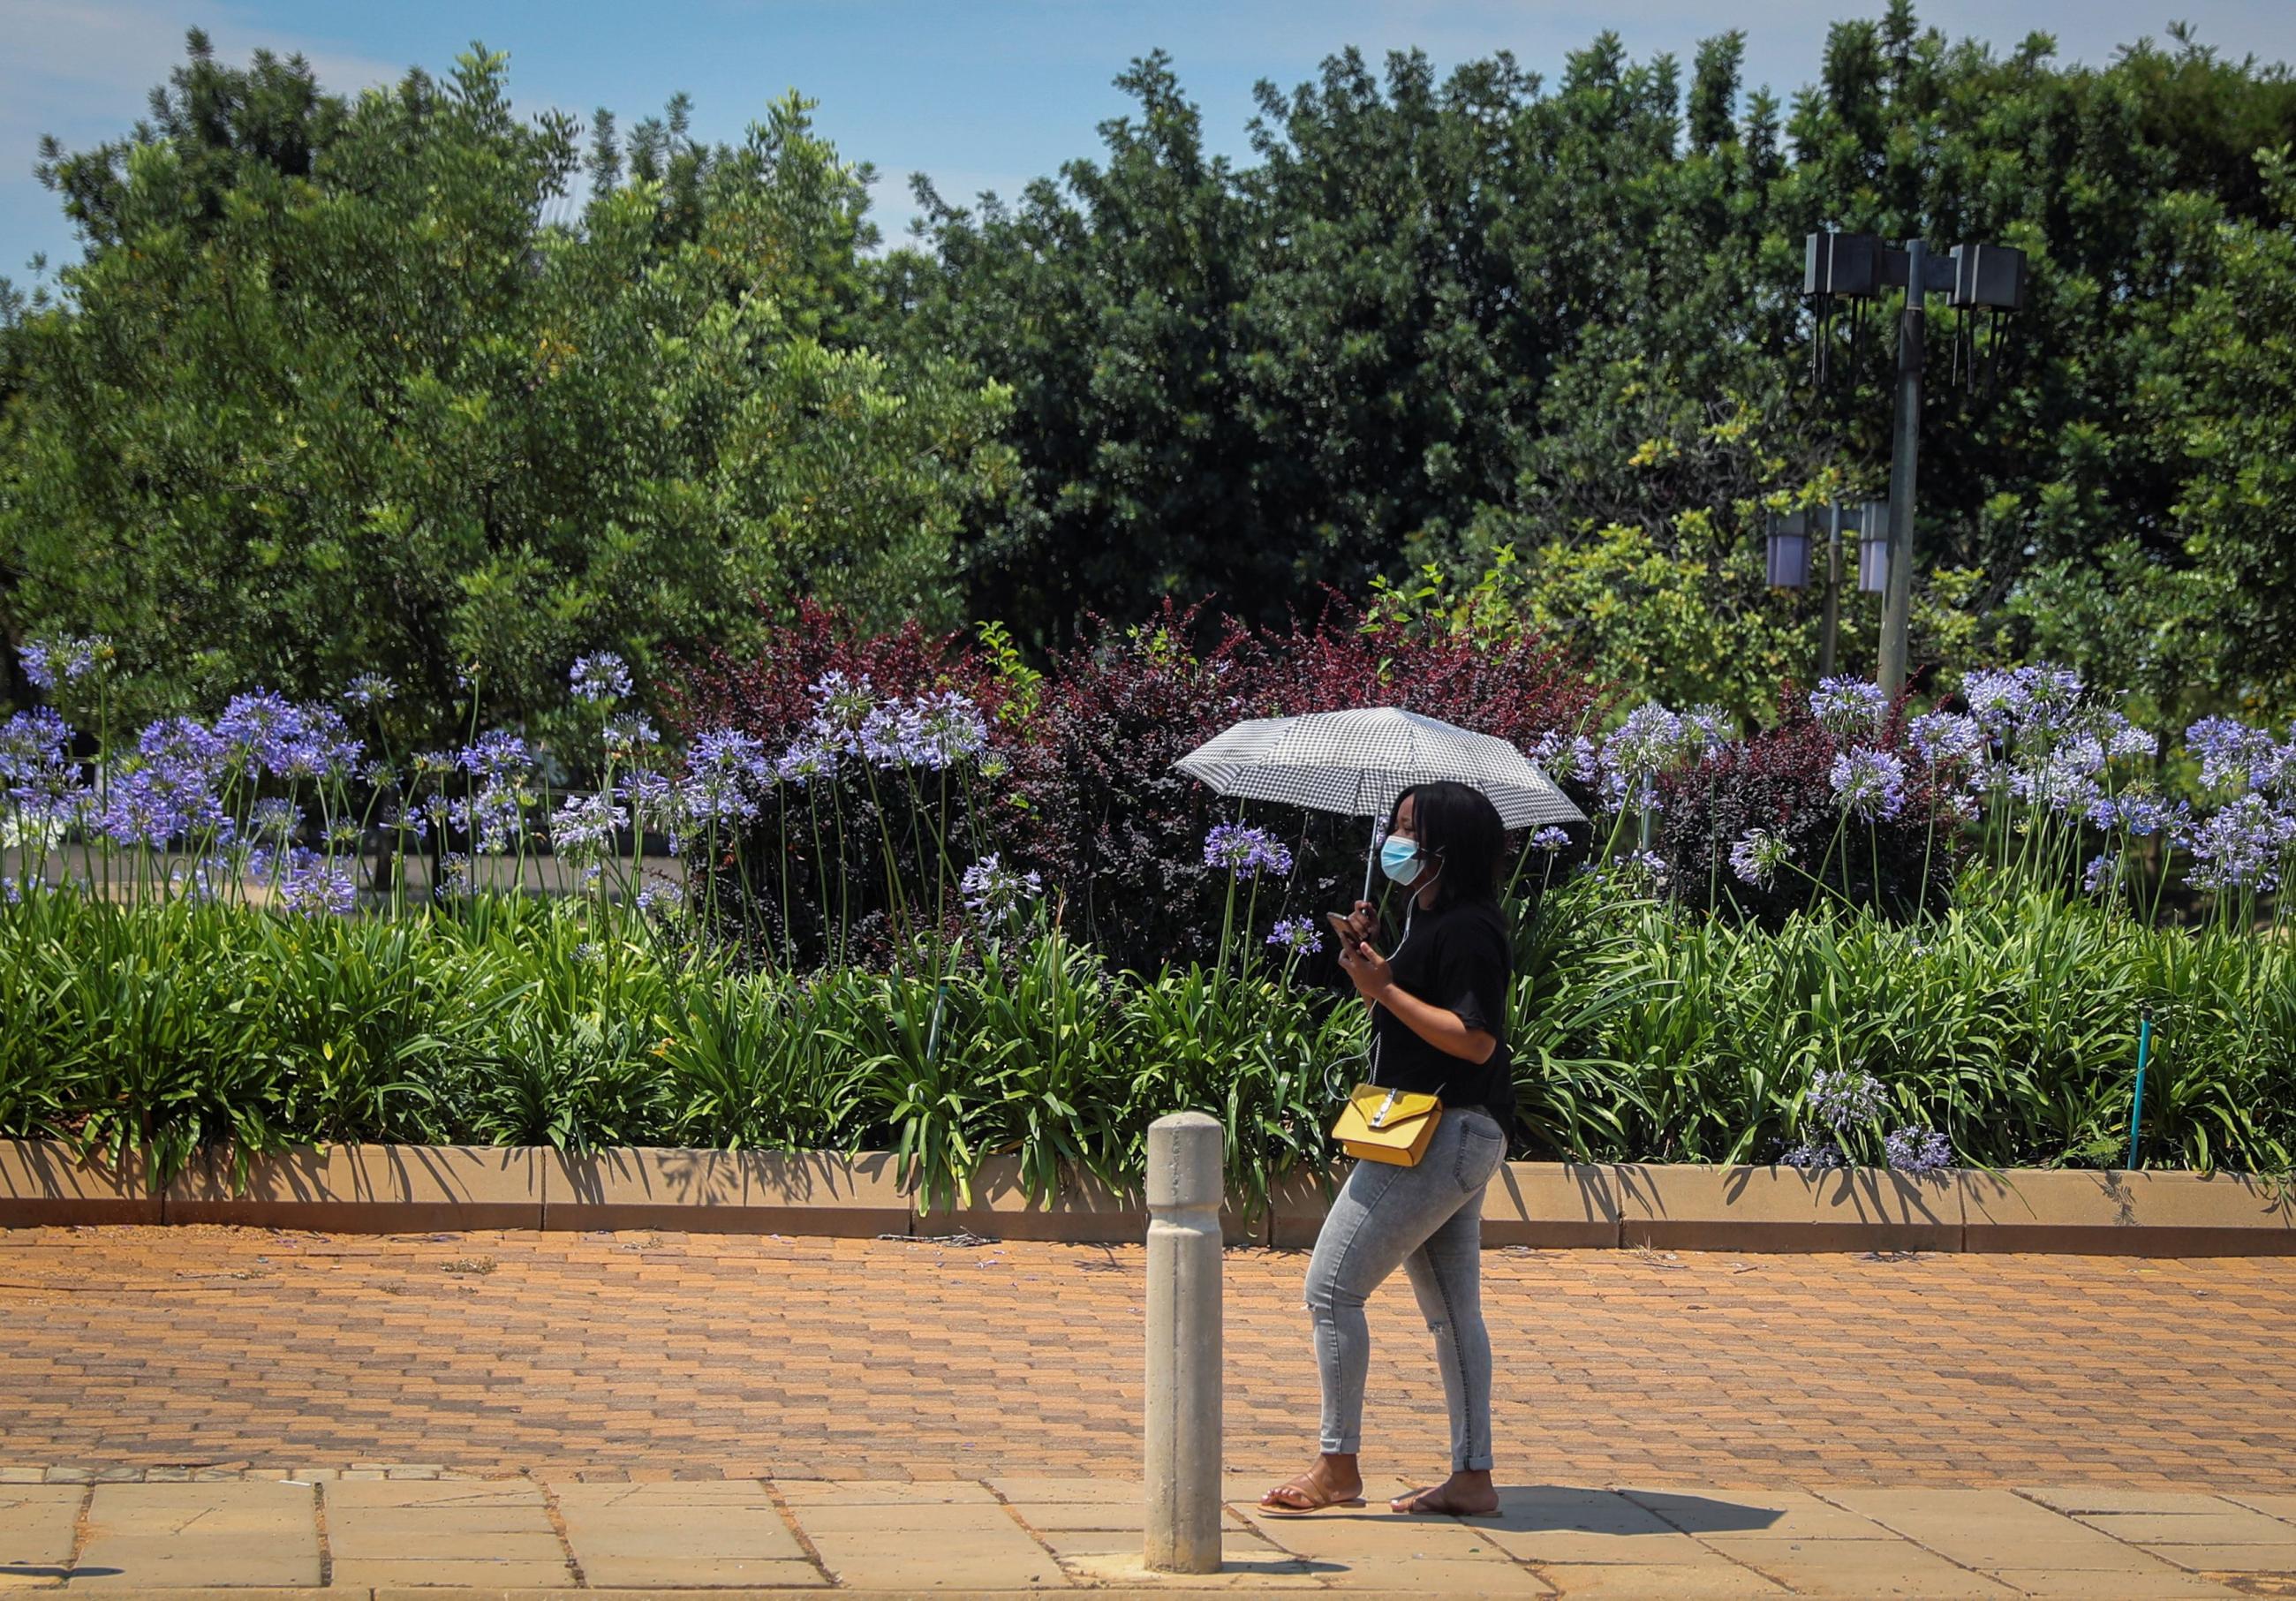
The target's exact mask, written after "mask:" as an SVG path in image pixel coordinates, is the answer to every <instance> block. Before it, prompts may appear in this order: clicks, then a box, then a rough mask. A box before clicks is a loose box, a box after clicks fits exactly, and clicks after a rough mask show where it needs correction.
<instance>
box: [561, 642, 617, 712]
mask: <svg viewBox="0 0 2296 1601" xmlns="http://www.w3.org/2000/svg"><path fill="white" fill-rule="evenodd" d="M567 680H568V683H569V685H570V687H571V688H572V690H573V692H574V698H575V699H576V700H578V701H607V702H612V701H619V700H621V699H623V698H624V697H626V696H627V695H628V694H629V693H630V669H629V664H628V663H627V662H626V661H623V660H622V659H621V658H620V657H619V656H617V655H616V654H614V653H613V652H611V651H600V652H599V653H597V654H595V655H594V656H577V657H575V658H574V670H573V671H572V672H570V673H569V674H568V675H567Z"/></svg>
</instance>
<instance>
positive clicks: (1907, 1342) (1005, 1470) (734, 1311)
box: [0, 1227, 2296, 1560]
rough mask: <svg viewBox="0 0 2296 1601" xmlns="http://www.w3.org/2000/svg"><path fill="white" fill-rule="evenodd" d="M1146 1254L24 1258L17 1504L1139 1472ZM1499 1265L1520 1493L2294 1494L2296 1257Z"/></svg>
mask: <svg viewBox="0 0 2296 1601" xmlns="http://www.w3.org/2000/svg"><path fill="white" fill-rule="evenodd" d="M1142 1256H1143V1253H1142V1252H1141V1251H1140V1250H1139V1249H1137V1248H1136V1247H1098V1246H1070V1245H1048V1244H1017V1243H1015V1244H963V1243H941V1242H931V1241H914V1242H898V1241H829V1240H814V1239H781V1238H771V1237H768V1238H750V1237H738V1236H708V1235H677V1234H623V1235H591V1236H574V1235H566V1236H558V1235H534V1234H470V1235H455V1236H412V1237H407V1236H400V1237H382V1238H377V1237H372V1236H323V1235H290V1234H283V1233H271V1232H266V1231H260V1230H242V1229H225V1228H210V1227H177V1228H167V1229H141V1228H120V1229H109V1230H95V1229H26V1230H15V1231H0V1469H4V1468H5V1467H6V1466H8V1465H17V1466H19V1467H21V1466H22V1465H37V1466H40V1467H41V1468H42V1469H43V1471H44V1473H45V1469H47V1468H52V1467H60V1468H62V1469H64V1470H66V1471H67V1472H69V1471H70V1470H72V1469H78V1470H84V1471H85V1472H86V1474H89V1475H90V1476H94V1477H109V1476H115V1475H118V1474H129V1473H130V1470H132V1476H135V1477H145V1478H157V1477H173V1476H177V1475H188V1476H193V1477H196V1476H197V1475H198V1474H201V1472H202V1470H207V1471H210V1472H213V1473H215V1474H221V1473H223V1472H225V1471H233V1472H234V1474H235V1472H236V1470H240V1469H246V1470H250V1472H251V1474H253V1475H254V1476H260V1475H261V1474H265V1473H278V1472H294V1471H298V1470H304V1469H318V1470H327V1471H329V1472H340V1471H341V1470H344V1469H352V1470H357V1471H365V1470H366V1469H367V1466H368V1465H373V1464H386V1463H387V1464H398V1465H417V1466H420V1467H423V1468H426V1469H427V1470H431V1471H435V1470H437V1469H446V1470H449V1471H457V1472H462V1473H468V1474H531V1475H534V1476H536V1477H537V1478H543V1479H554V1480H560V1481H565V1482H612V1481H615V1480H628V1481H645V1480H671V1479H677V1478H696V1477H701V1478H708V1477H724V1478H727V1479H733V1480H743V1479H766V1478H773V1479H776V1480H799V1479H851V1480H859V1479H866V1480H871V1481H883V1480H901V1479H906V1480H913V1481H930V1480H936V1479H939V1480H953V1481H981V1480H988V1479H993V1478H996V1477H997V1476H999V1475H1042V1474H1053V1475H1055V1476H1060V1475H1069V1474H1086V1475H1095V1476H1101V1477H1122V1476H1127V1475H1131V1474H1136V1473H1137V1471H1138V1458H1137V1453H1138V1449H1139V1445H1138V1434H1137V1428H1138V1414H1139V1407H1140V1390H1141V1376H1140V1343H1139V1342H1140V1325H1141V1318H1142V1315H1143V1309H1142V1271H1143V1263H1142ZM1485 1263H1486V1280H1485V1297H1486V1303H1487V1307H1488V1312H1489V1314H1490V1318H1491V1323H1492V1332H1493V1339H1494V1343H1495V1346H1496V1348H1497V1355H1498V1363H1499V1369H1500V1377H1499V1385H1498V1394H1497V1416H1496V1419H1495V1424H1496V1433H1497V1441H1498V1447H1499V1451H1500V1476H1501V1479H1502V1481H1503V1482H1512V1483H1519V1484H1539V1483H1548V1484H1559V1485H1579V1486H1602V1485H1616V1484H1629V1485H1631V1484H1681V1483H1698V1484H1720V1485H1748V1484H1751V1485H1796V1484H1799V1485H1818V1484H1826V1485H1837V1486H1857V1485H1861V1484H1862V1485H1877V1486H1895V1487H1907V1486H1924V1485H1927V1486H1935V1487H1940V1488H1942V1487H1946V1486H1956V1487H1979V1488H1982V1487H2009V1486H2029V1485H2034V1484H2041V1485H2048V1484H2081V1485H2090V1486H2112V1485H2122V1486H2131V1487H2140V1486H2151V1487H2154V1488H2156V1489H2159V1488H2166V1487H2182V1488H2184V1489H2185V1490H2221V1491H2224V1492H2226V1493H2228V1494H2229V1493H2232V1492H2235V1491H2243V1490H2244V1491H2251V1492H2264V1493H2267V1494H2286V1493H2288V1492H2290V1491H2292V1490H2296V1470H2292V1467H2291V1464H2292V1462H2296V1342H2291V1341H2290V1340H2289V1339H2288V1338H2287V1331H2288V1330H2289V1329H2290V1328H2292V1327H2296V1260H2291V1259H2286V1258H2277V1259H2272V1258H2266V1259H2215V1260H2134V1259H2126V1258H2094V1257H2092V1258H2075V1257H1998V1256H1990V1257H1989V1256H1958V1255H1940V1256H1920V1257H1897V1258H1886V1259H1885V1258H1876V1257H1871V1256H1809V1257H1800V1256H1745V1257H1734V1256H1729V1255H1722V1254H1712V1255H1701V1254H1693V1253H1684V1254H1682V1255H1680V1256H1672V1255H1668V1254H1664V1253H1651V1252H1596V1251H1588V1252H1515V1251H1506V1252H1490V1253H1488V1255H1487V1256H1486V1258H1485ZM1305 1265H1306V1259H1305V1257H1304V1255H1303V1254H1301V1253H1298V1252H1259V1251H1245V1252H1230V1253H1229V1256H1228V1258H1227V1267H1226V1284H1227V1351H1228V1358H1229V1363H1230V1367H1231V1371H1232V1375H1233V1376H1232V1378H1231V1381H1230V1384H1229V1388H1228V1393H1227V1401H1226V1406H1227V1437H1228V1453H1227V1454H1228V1460H1229V1464H1230V1466H1231V1468H1232V1470H1233V1471H1234V1472H1235V1473H1236V1474H1239V1475H1242V1476H1243V1477H1244V1478H1246V1479H1251V1478H1255V1477H1256V1476H1258V1475H1263V1474H1272V1473H1275V1472H1276V1471H1278V1470H1282V1471H1284V1472H1288V1471H1290V1470H1291V1469H1292V1468H1293V1467H1295V1466H1299V1465H1300V1464H1301V1463H1302V1462H1304V1460H1305V1458H1306V1457H1307V1455H1308V1452H1309V1449H1310V1443H1311V1438H1312V1432H1313V1424H1314V1419H1315V1411H1316V1408H1315V1378H1314V1373H1313V1369H1312V1367H1311V1364H1310V1360H1309V1356H1308V1341H1307V1332H1306V1319H1305V1314H1304V1313H1303V1312H1301V1311H1300V1310H1299V1307H1298V1291H1299V1284H1300V1275H1301V1273H1302V1271H1303V1269H1304V1268H1305ZM1372 1318H1373V1329H1374V1337H1375V1338H1376V1339H1377V1340H1378V1341H1379V1345H1378V1349H1377V1351H1376V1352H1375V1355H1374V1378H1373V1385H1372V1394H1371V1398H1370V1408H1369V1413H1368V1421H1369V1424H1370V1439H1371V1442H1372V1443H1371V1446H1370V1449H1369V1452H1368V1453H1367V1455H1366V1458H1365V1466H1366V1467H1367V1469H1374V1470H1376V1471H1378V1472H1380V1473H1382V1474H1385V1473H1394V1474H1408V1473H1422V1474H1423V1473H1425V1472H1427V1471H1429V1470H1430V1469H1431V1468H1433V1467H1435V1466H1438V1465H1439V1463H1440V1461H1441V1459H1442V1457H1443V1453H1444V1438H1445V1433H1444V1424H1443V1411H1442V1401H1441V1392H1440V1388H1439V1383H1438V1380H1437V1378H1436V1374H1435V1367H1434V1363H1433V1359H1432V1355H1431V1351H1430V1350H1429V1348H1428V1345H1427V1342H1426V1336H1425V1333H1424V1330H1423V1328H1422V1327H1421V1326H1419V1324H1418V1322H1417V1320H1416V1318H1415V1312H1414V1310H1413V1307H1412V1302H1411V1297H1410V1293H1409V1290H1408V1287H1407V1286H1406V1285H1405V1284H1404V1283H1403V1282H1402V1280H1401V1278H1400V1277H1399V1276H1398V1279H1397V1280H1396V1282H1395V1283H1393V1284H1392V1285H1390V1286H1389V1287H1388V1288H1387V1289H1385V1290H1383V1291H1382V1293H1381V1294H1380V1295H1379V1296H1378V1297H1376V1298H1375V1299H1374V1301H1373V1304H1372ZM520 1526H521V1528H524V1527H526V1526H527V1525H524V1524H521V1525H520ZM781 1559H782V1560H787V1558H786V1556H783V1558H781ZM376 1560H385V1559H382V1558H377V1559H376Z"/></svg>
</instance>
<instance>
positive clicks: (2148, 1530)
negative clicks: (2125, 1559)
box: [2076, 1502, 2296, 1565]
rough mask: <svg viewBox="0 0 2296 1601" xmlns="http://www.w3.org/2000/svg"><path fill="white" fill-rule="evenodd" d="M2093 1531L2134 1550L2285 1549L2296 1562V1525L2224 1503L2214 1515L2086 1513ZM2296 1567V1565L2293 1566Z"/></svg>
mask: <svg viewBox="0 0 2296 1601" xmlns="http://www.w3.org/2000/svg"><path fill="white" fill-rule="evenodd" d="M2076 1516H2077V1517H2079V1520H2080V1521H2081V1522H2082V1523H2087V1525H2088V1526H2089V1527H2090V1528H2092V1529H2095V1530H2097V1531H2099V1532H2101V1533H2104V1534H2109V1535H2111V1536H2112V1538H2113V1539H2118V1540H2125V1541H2127V1542H2128V1544H2130V1545H2133V1546H2285V1547H2286V1548H2288V1551H2289V1554H2290V1556H2291V1557H2292V1558H2296V1525H2292V1524H2289V1523H2282V1522H2281V1521H2280V1520H2279V1519H2278V1518H2276V1517H2272V1516H2269V1515H2267V1514H2264V1513H2261V1512H2258V1511H2256V1510H2254V1509H2253V1508H2251V1507H2235V1506H2233V1505H2232V1504H2230V1503H2229V1502H2221V1503H2219V1504H2218V1507H2217V1508H2216V1510H2214V1511H2212V1512H2084V1513H2078V1514H2076ZM2292 1565H2296V1563H2292Z"/></svg>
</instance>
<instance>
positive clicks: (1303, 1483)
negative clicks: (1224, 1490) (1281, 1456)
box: [1259, 1474, 1364, 1517]
mask: <svg viewBox="0 0 2296 1601" xmlns="http://www.w3.org/2000/svg"><path fill="white" fill-rule="evenodd" d="M1286 1490H1289V1491H1290V1492H1291V1493H1292V1494H1293V1495H1296V1496H1299V1497H1300V1498H1302V1499H1303V1500H1306V1501H1308V1503H1309V1505H1308V1506H1305V1507H1290V1506H1285V1505H1284V1504H1283V1503H1281V1502H1279V1501H1277V1500H1275V1497H1277V1496H1280V1495H1282V1494H1283V1493H1284V1492H1285V1491H1286ZM1363 1504H1364V1498H1363V1497H1361V1496H1354V1497H1350V1498H1341V1497H1338V1496H1334V1495H1331V1494H1329V1493H1327V1492H1326V1491H1325V1490H1324V1487H1323V1486H1322V1485H1320V1484H1318V1483H1316V1481H1315V1479H1314V1478H1313V1477H1312V1476H1311V1475H1309V1474H1300V1476H1299V1477H1298V1478H1296V1479H1289V1480H1286V1481H1285V1482H1283V1483H1281V1484H1278V1485H1277V1486H1276V1487H1275V1489H1273V1490H1269V1491H1268V1492H1267V1494H1266V1495H1264V1496H1262V1497H1260V1498H1259V1509H1260V1510H1261V1511H1262V1512H1265V1513H1267V1515H1269V1516H1270V1517H1309V1516H1312V1515H1315V1514H1316V1513H1318V1512H1322V1511H1324V1509H1326V1508H1327V1507H1360V1506H1362V1505H1363Z"/></svg>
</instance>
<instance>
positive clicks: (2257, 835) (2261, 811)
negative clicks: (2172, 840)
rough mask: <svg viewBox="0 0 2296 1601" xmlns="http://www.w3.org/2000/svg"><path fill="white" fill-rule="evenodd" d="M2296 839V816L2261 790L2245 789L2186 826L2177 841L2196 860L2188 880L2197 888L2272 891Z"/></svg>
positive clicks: (2277, 885) (2266, 892) (2276, 886)
mask: <svg viewBox="0 0 2296 1601" xmlns="http://www.w3.org/2000/svg"><path fill="white" fill-rule="evenodd" d="M2292 841H2296V817H2289V816H2288V815H2287V814H2286V813H2285V812H2282V811H2279V810H2277V809H2275V808H2274V807H2273V805H2272V804H2271V802H2269V801H2267V800H2266V799H2265V798H2264V797H2263V796H2261V795H2256V794H2249V795H2243V796H2242V797H2241V798H2240V799H2239V800H2237V801H2234V802H2233V803H2232V804H2231V805H2229V806H2226V807H2225V808H2224V809H2222V810H2220V811H2218V813H2216V815H2215V816H2213V817H2207V818H2204V819H2202V821H2200V822H2198V823H2195V824H2193V825H2188V826H2187V828H2186V829H2185V835H2184V837H2183V839H2182V840H2180V841H2179V843H2180V844H2182V845H2183V846H2184V848H2185V850H2187V851H2189V852H2190V853H2191V854H2192V857H2193V862H2194V866H2193V870H2192V872H2191V873H2190V874H2187V875H2186V877H2185V882H2186V883H2189V884H2191V885H2192V886H2193V887H2194V889H2196V890H2215V891H2225V890H2253V891H2257V892H2259V893H2260V894H2269V893H2270V892H2271V891H2274V890H2275V889H2277V888H2278V887H2279V884H2280V871H2281V866H2282V864H2283V860H2284V858H2285V856H2286V854H2287V851H2288V849H2289V845H2290V843H2291V842H2292Z"/></svg>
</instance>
